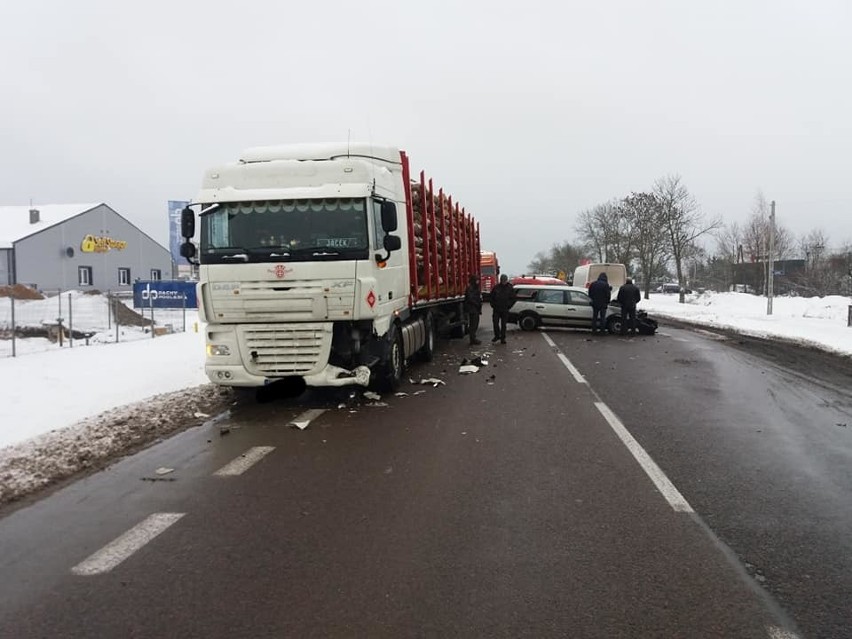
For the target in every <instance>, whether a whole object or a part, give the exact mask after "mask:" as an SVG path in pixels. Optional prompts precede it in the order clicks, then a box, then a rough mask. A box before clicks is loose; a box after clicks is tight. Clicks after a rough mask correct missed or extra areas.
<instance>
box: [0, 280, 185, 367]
mask: <svg viewBox="0 0 852 639" xmlns="http://www.w3.org/2000/svg"><path fill="white" fill-rule="evenodd" d="M40 293H41V295H42V296H44V297H43V298H41V299H35V297H36V295H32V296H28V297H31V299H21V298H20V297H18V298H16V297H14V296H12V297H0V357H16V356H20V355H25V354H27V353H34V352H42V351H49V350H55V349H61V348H77V347H80V346H88V345H90V344H105V343H117V342H124V341H131V340H139V339H152V338H156V337H159V336H163V335H167V334H169V333H177V332H185V331H186V330H187V327H188V325H189V328H190V329H192V328H193V326H194V325H195V323H196V317H197V316H196V314H195V309H194V308H189V309H188V308H187V307H186V303H185V300H184V303H183V305H182V307H181V308H156V307H155V306H153V305H152V306H151V307H150V308H144V307H143V308H134V306H133V297H132V295H129V294H127V293H113V292H107V293H100V292H96V293H92V294H89V293H84V292H80V291H65V292H62V291H41V292H40Z"/></svg>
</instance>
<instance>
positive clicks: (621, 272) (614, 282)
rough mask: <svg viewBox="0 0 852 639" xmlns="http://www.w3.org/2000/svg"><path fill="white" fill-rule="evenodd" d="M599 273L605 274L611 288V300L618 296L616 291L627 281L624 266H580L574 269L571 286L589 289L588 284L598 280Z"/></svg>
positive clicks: (602, 264)
mask: <svg viewBox="0 0 852 639" xmlns="http://www.w3.org/2000/svg"><path fill="white" fill-rule="evenodd" d="M601 273H606V278H607V281H608V282H609V285H610V286H611V287H612V299H615V296H616V295H618V289H619V288H620V287H621V286H622V285H623V284H624V283H625V282H626V281H627V267H625V266H624V264H606V263H597V264H582V265H580V266H578V267H577V268H576V269H574V281H573V282H572V284H571V285H572V286H582V287H583V288H589V284H591V283H592V282H594V281H595V280H596V279H598V276H599V275H600V274H601Z"/></svg>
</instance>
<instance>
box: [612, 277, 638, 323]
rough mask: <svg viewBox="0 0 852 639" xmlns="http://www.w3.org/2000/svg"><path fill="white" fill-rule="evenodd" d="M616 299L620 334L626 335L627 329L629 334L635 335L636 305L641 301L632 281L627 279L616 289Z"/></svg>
mask: <svg viewBox="0 0 852 639" xmlns="http://www.w3.org/2000/svg"><path fill="white" fill-rule="evenodd" d="M616 299H617V300H618V303H619V304H621V334H622V335H627V329H628V327H629V328H630V334H631V335H633V334H634V333H636V305H637V304H638V303H639V302H640V301H641V300H642V293H640V292H639V287H638V286H636V285H635V284H634V283H633V280H631V279H630V278H628V279H627V282H625V284H624V286H622V287H621V288H620V289H618V297H617V298H616Z"/></svg>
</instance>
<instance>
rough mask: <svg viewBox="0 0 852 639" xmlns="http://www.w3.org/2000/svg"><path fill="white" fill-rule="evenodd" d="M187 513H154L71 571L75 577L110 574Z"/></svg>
mask: <svg viewBox="0 0 852 639" xmlns="http://www.w3.org/2000/svg"><path fill="white" fill-rule="evenodd" d="M185 514H186V513H154V514H153V515H151V516H149V517H148V518H147V519H145V520H143V521H141V522H139V523H138V524H136V525H135V526H134V527H133V528H131V529H130V530H128V531H127V532H126V533H124V534H123V535H121V536H120V537H117V538H116V539H115V540H114V541H112V542H110V543H109V544H107V545H106V546H104V547H103V548H101V549H100V550H99V551H97V552H96V553H94V554H93V555H91V556H89V558H88V559H85V560H83V561H82V562H80V563H79V564H77V565H76V566H74V567H73V568H72V569H71V572H72V573H74V574H75V575H81V576H87V577H88V576H91V575H99V574H102V573H105V572H109V571H110V570H112V569H113V568H115V567H116V566H117V565H118V564H120V563H121V562H122V561H124V560H125V559H127V558H128V557H130V556H131V555H132V554H133V553H135V552H136V551H138V550H139V549H140V548H142V547H143V546H145V544H147V543H148V542H149V541H151V540H152V539H154V537H156V536H157V535H159V534H160V533H162V532H163V531H165V530H166V529H167V528H168V527H169V526H171V525H172V524H174V523H176V522H177V521H178V520H179V519H180V518H181V517H183V516H184V515H185Z"/></svg>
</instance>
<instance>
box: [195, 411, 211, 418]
mask: <svg viewBox="0 0 852 639" xmlns="http://www.w3.org/2000/svg"><path fill="white" fill-rule="evenodd" d="M192 416H193V417H197V418H198V419H202V418H206V417H210V415H208V414H207V413H202V412H201V411H196V412H194V413H193V414H192Z"/></svg>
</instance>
